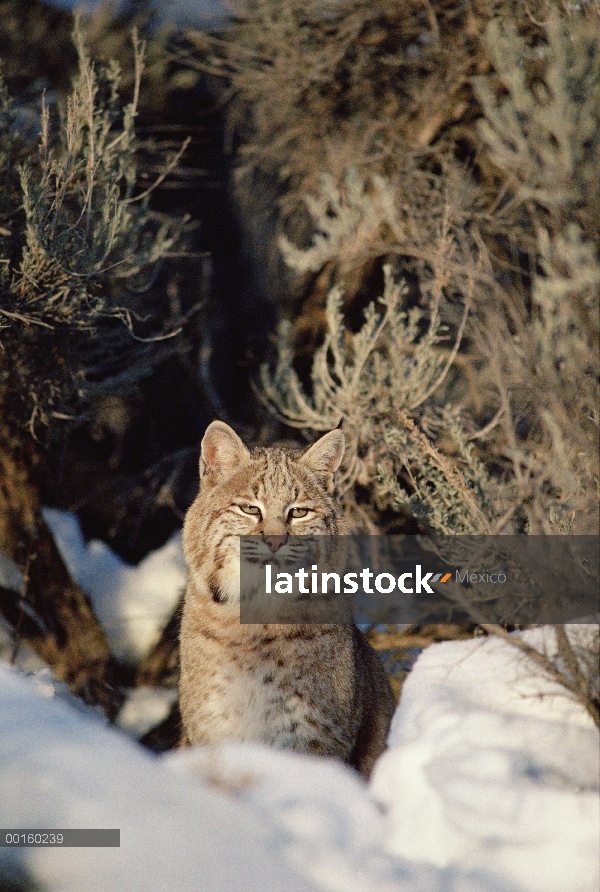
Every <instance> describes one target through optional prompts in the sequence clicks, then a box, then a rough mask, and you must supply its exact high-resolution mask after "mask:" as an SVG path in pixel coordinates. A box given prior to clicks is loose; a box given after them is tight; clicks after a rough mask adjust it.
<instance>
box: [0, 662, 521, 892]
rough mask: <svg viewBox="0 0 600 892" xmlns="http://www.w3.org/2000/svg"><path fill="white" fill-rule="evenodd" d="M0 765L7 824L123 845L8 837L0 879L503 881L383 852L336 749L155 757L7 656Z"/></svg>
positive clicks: (431, 891) (378, 885) (1, 674)
mask: <svg viewBox="0 0 600 892" xmlns="http://www.w3.org/2000/svg"><path fill="white" fill-rule="evenodd" d="M0 765H2V771H1V772H0V826H1V827H3V828H14V829H51V828H55V829H60V828H63V829H65V828H86V827H88V828H93V827H96V828H119V829H120V831H121V846H120V848H106V849H100V848H68V849H67V848H65V849H58V848H54V849H52V850H49V849H42V848H37V849H36V848H28V849H7V848H0V888H5V886H6V885H8V886H9V888H13V887H14V885H15V884H16V883H17V881H20V882H21V883H22V884H23V886H24V885H25V883H26V882H28V883H29V884H30V886H28V888H31V887H34V888H43V889H44V892H81V890H85V892H106V890H107V889H110V892H163V890H168V892H188V890H189V892H238V890H239V892H241V890H243V892H498V889H499V887H497V886H493V887H492V886H490V885H489V884H488V883H487V882H486V881H485V880H484V879H482V880H481V881H478V880H476V878H473V877H470V876H468V875H467V874H465V873H464V872H463V873H458V872H452V871H450V872H448V871H445V872H443V873H442V872H440V871H438V870H437V869H435V868H433V867H422V866H416V867H415V866H411V865H408V864H406V863H405V862H402V861H400V860H398V859H396V858H393V857H391V856H389V855H386V854H385V853H383V852H382V851H381V847H380V840H381V836H382V830H383V819H382V817H381V815H380V814H379V812H378V810H377V808H376V806H375V805H374V804H373V802H372V801H370V798H369V793H368V790H367V787H366V785H365V784H364V783H363V782H362V781H361V779H360V778H359V777H358V776H357V775H355V774H354V773H353V772H351V771H350V769H348V768H345V767H344V766H343V765H341V764H339V763H336V762H334V761H333V760H327V759H319V758H317V757H312V758H310V757H302V756H298V755H296V754H294V753H278V752H276V751H274V750H269V749H267V748H264V747H259V746H250V745H242V744H237V745H234V744H231V745H229V746H226V747H223V748H221V749H220V750H219V751H193V750H190V751H188V752H185V753H184V752H182V753H180V754H177V755H172V756H170V757H168V759H165V758H159V757H156V756H151V755H149V754H148V753H147V752H146V751H143V750H142V749H141V748H140V747H139V746H138V745H136V744H135V743H134V742H133V741H132V740H131V739H129V738H127V737H126V736H125V735H124V734H122V733H120V732H117V731H115V730H114V729H113V728H110V727H108V726H106V725H105V724H103V723H102V722H101V721H99V720H97V719H96V718H95V717H94V716H89V715H85V714H83V713H81V712H80V711H76V710H74V709H73V708H72V707H71V706H70V705H69V704H68V703H65V702H62V700H61V699H60V698H58V697H56V696H54V695H53V686H52V684H47V683H46V681H45V680H43V679H42V681H41V682H40V681H39V680H37V681H36V679H32V678H26V677H24V676H22V675H21V674H20V673H18V672H16V671H15V670H14V669H10V668H8V667H6V666H2V665H1V664H0ZM11 883H12V884H13V886H11V885H10V884H11ZM3 884H4V885H3ZM502 892H509V890H502Z"/></svg>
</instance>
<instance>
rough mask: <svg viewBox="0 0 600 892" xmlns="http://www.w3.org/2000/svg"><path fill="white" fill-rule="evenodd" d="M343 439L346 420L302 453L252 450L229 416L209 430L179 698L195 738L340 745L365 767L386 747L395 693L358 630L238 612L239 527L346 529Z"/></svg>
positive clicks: (190, 537) (286, 531)
mask: <svg viewBox="0 0 600 892" xmlns="http://www.w3.org/2000/svg"><path fill="white" fill-rule="evenodd" d="M343 450H344V437H343V434H342V433H341V432H340V431H332V432H330V433H329V434H326V435H325V436H324V437H322V438H321V439H320V440H319V441H318V442H317V443H315V445H314V446H312V447H311V448H310V449H309V450H307V451H306V452H304V453H297V452H290V451H286V450H283V449H276V448H273V449H256V450H254V451H253V452H252V453H251V452H249V451H248V449H246V447H245V446H244V444H243V443H242V441H241V440H240V439H239V437H238V436H237V435H236V434H235V432H234V431H233V430H232V429H231V428H230V427H228V426H227V425H225V424H223V423H222V422H213V423H212V424H211V425H210V426H209V428H208V429H207V432H206V434H205V437H204V440H203V442H202V455H201V459H200V493H199V495H198V497H197V499H196V501H195V502H194V503H193V505H192V506H191V508H190V510H189V511H188V514H187V516H186V520H185V524H184V529H183V544H184V550H185V555H186V560H187V565H188V571H189V579H188V587H187V591H186V596H185V603H184V610H183V617H182V627H181V679H180V706H181V714H182V719H183V726H184V732H185V737H186V738H187V740H188V741H189V742H190V743H192V744H201V743H216V742H219V741H222V740H226V739H236V740H253V741H262V742H264V743H268V744H271V745H273V746H275V747H278V748H283V749H293V750H296V751H298V752H308V753H310V752H313V753H320V754H323V755H331V756H338V757H339V758H341V759H343V760H344V761H346V762H348V763H350V764H351V765H353V766H354V767H356V768H357V769H358V770H359V771H361V772H362V773H363V774H365V775H366V774H368V773H369V771H370V769H371V767H372V765H373V762H374V760H375V759H376V758H377V756H378V755H379V754H380V752H381V751H382V749H383V748H384V745H385V739H386V736H387V731H388V727H389V723H390V720H391V715H392V711H393V698H392V693H391V690H390V686H389V682H388V680H387V677H386V675H385V672H384V671H383V668H382V666H381V663H380V661H379V659H378V657H377V655H376V654H375V652H374V651H373V650H372V648H371V647H370V646H369V645H368V644H367V643H366V641H365V640H364V638H363V636H362V635H361V634H360V632H359V631H358V630H357V629H355V628H353V627H350V626H341V625H289V624H288V625H283V624H281V625H280V624H268V625H267V624H263V625H242V624H241V623H240V621H239V598H240V582H239V537H240V536H241V535H252V534H253V535H258V536H262V540H259V543H260V542H262V541H264V542H265V548H269V547H270V546H269V543H271V545H272V543H273V537H275V539H276V540H277V544H278V546H279V547H283V548H285V547H288V546H287V537H288V536H290V535H293V536H306V535H311V534H312V535H335V534H339V533H344V532H345V527H344V524H343V520H342V516H341V513H340V510H339V508H338V506H337V504H336V501H335V498H334V474H335V471H336V469H337V467H338V465H339V463H340V461H341V458H342V455H343ZM304 511H306V513H305V514H304V513H303V512H304ZM295 514H298V515H301V516H294V515H295ZM281 543H285V544H283V545H282V544H281ZM267 553H268V552H267Z"/></svg>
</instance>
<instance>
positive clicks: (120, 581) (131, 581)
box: [43, 508, 186, 662]
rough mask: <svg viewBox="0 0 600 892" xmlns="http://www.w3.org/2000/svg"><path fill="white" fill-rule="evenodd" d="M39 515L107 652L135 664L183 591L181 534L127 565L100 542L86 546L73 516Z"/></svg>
mask: <svg viewBox="0 0 600 892" xmlns="http://www.w3.org/2000/svg"><path fill="white" fill-rule="evenodd" d="M43 515H44V520H45V521H46V523H47V524H48V526H49V527H50V530H51V531H52V535H53V536H54V540H55V542H56V544H57V547H58V550H59V551H60V553H61V556H62V558H63V560H64V562H65V564H66V565H67V568H68V570H69V573H70V574H71V576H72V577H73V579H74V580H75V581H76V582H77V583H78V585H80V586H81V588H82V589H83V591H84V592H86V594H87V595H88V596H89V597H90V600H91V602H92V604H93V606H94V610H95V611H96V615H97V617H98V619H99V620H100V622H101V623H102V625H103V627H104V629H105V631H106V635H107V637H108V640H109V643H110V646H111V650H112V651H113V653H114V654H115V656H117V657H119V658H120V659H122V660H126V661H129V662H137V661H138V660H140V659H141V658H142V657H143V656H144V655H145V654H146V653H147V652H148V651H149V650H150V648H151V647H152V646H153V645H154V644H155V643H156V641H157V640H158V638H159V635H160V633H161V631H162V629H163V628H164V626H165V625H166V623H167V621H168V619H169V618H170V616H171V614H172V612H173V610H174V609H175V605H176V604H177V601H178V599H179V597H180V595H181V593H182V592H183V589H184V588H185V579H186V570H185V561H184V558H183V551H182V548H181V533H175V535H174V536H172V537H171V539H169V541H168V542H167V543H166V544H165V545H163V547H162V548H159V549H158V550H157V551H154V552H152V553H151V554H149V555H148V556H147V557H145V558H144V560H142V561H140V563H139V564H138V565H137V566H136V567H132V566H130V565H129V564H126V563H125V561H123V560H121V558H120V557H118V555H116V554H115V553H114V552H113V551H112V550H111V549H110V548H109V546H108V545H106V543H105V542H100V541H98V540H97V539H93V540H92V541H91V542H89V543H86V542H85V540H84V538H83V535H82V533H81V528H80V526H79V521H78V520H77V518H76V517H75V515H73V514H70V513H69V512H67V511H56V510H55V509H53V508H44V509H43Z"/></svg>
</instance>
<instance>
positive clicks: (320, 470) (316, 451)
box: [300, 430, 346, 488]
mask: <svg viewBox="0 0 600 892" xmlns="http://www.w3.org/2000/svg"><path fill="white" fill-rule="evenodd" d="M345 448H346V440H345V437H344V435H343V433H342V432H341V431H339V430H336V431H329V433H328V434H325V436H323V437H321V439H320V440H317V442H316V443H313V445H312V446H311V447H310V449H308V450H307V451H306V452H305V453H304V455H303V456H302V458H301V459H300V462H301V464H303V465H306V467H307V468H310V469H311V471H314V472H315V474H319V476H323V477H325V478H330V479H329V480H328V481H327V482H328V483H329V484H330V488H333V475H334V474H335V472H336V471H337V469H338V468H339V466H340V462H341V460H342V458H343V455H344V449H345Z"/></svg>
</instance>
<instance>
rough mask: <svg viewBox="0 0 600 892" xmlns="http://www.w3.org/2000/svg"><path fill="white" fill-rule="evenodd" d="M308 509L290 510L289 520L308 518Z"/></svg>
mask: <svg viewBox="0 0 600 892" xmlns="http://www.w3.org/2000/svg"><path fill="white" fill-rule="evenodd" d="M307 514H308V508H290V510H289V513H288V520H294V519H295V518H296V517H306V515H307Z"/></svg>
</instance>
